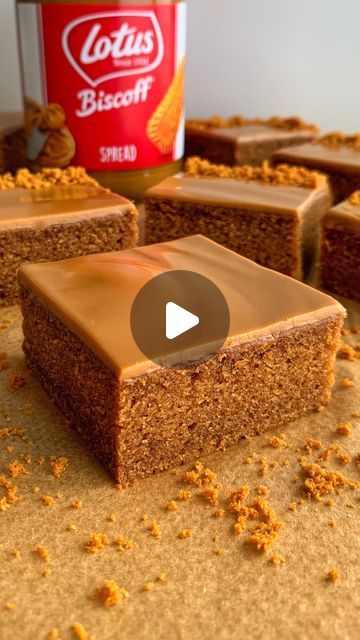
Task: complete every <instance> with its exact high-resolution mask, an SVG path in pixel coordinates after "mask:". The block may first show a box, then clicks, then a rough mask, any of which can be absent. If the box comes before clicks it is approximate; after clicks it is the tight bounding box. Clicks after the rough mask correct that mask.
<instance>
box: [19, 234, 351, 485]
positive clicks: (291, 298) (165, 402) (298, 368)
mask: <svg viewBox="0 0 360 640" xmlns="http://www.w3.org/2000/svg"><path fill="white" fill-rule="evenodd" d="M181 269H185V270H190V271H193V272H196V273H198V274H200V275H203V276H205V277H207V278H209V279H211V280H212V282H213V283H214V284H215V285H216V286H217V287H218V288H219V289H220V290H221V291H222V293H223V295H224V296H225V299H226V301H227V304H228V307H229V312H230V329H229V334H228V338H227V340H226V342H225V344H224V346H223V347H222V349H221V350H220V351H219V352H218V353H217V354H214V357H213V358H212V359H210V360H208V361H207V362H196V361H193V362H191V363H190V362H189V363H188V364H187V366H186V367H185V368H184V367H182V368H179V369H176V368H167V369H165V368H162V367H161V366H159V365H156V364H154V363H153V362H150V361H149V360H148V359H147V358H146V356H144V355H143V354H142V353H141V352H140V350H139V348H138V347H137V345H136V343H135V341H134V339H133V337H132V333H131V328H130V322H129V317H130V310H131V307H132V303H133V300H134V298H135V296H136V294H137V293H138V291H139V290H140V289H141V288H142V287H143V286H144V285H145V284H146V283H147V282H149V280H151V279H152V278H153V277H154V276H156V275H158V274H160V273H165V272H169V271H172V270H181ZM19 280H20V286H21V304H22V313H23V317H24V321H23V330H24V352H25V356H26V362H27V365H28V366H29V367H30V369H31V370H32V371H33V372H34V375H35V376H36V377H37V378H38V380H39V381H40V383H41V384H42V386H43V387H44V389H46V391H47V392H48V393H49V395H50V396H51V397H52V398H53V399H54V401H55V402H56V404H57V405H58V407H59V408H60V409H61V411H63V413H64V414H65V415H66V416H67V418H68V419H69V421H70V423H71V425H72V427H73V428H74V429H75V430H76V431H77V432H78V433H80V435H81V437H82V438H83V440H84V442H85V443H86V444H87V445H88V447H89V448H90V449H91V450H92V451H93V452H94V454H95V455H96V456H97V457H98V458H99V459H100V460H101V461H102V463H103V464H104V465H105V467H106V468H107V469H108V471H109V472H110V473H111V475H112V476H113V477H114V478H115V480H116V481H117V482H119V483H121V484H127V483H129V482H131V481H132V480H134V479H136V478H142V477H145V476H147V475H149V474H153V473H156V472H159V471H161V470H163V469H166V468H169V467H172V466H174V465H177V464H181V463H183V462H186V461H189V460H195V459H196V458H198V457H199V456H202V455H205V454H207V453H209V452H211V451H214V450H215V449H217V448H222V447H224V446H228V445H231V444H233V443H235V442H236V441H237V440H239V438H241V437H242V436H252V435H255V434H256V433H259V432H262V431H264V430H266V429H268V428H271V427H276V428H277V429H279V428H280V427H281V426H282V425H284V424H285V423H287V422H290V421H291V420H294V419H295V418H297V417H299V416H301V415H303V414H306V413H309V412H312V411H316V410H317V409H318V408H319V407H321V406H323V405H325V404H327V403H328V402H329V399H330V393H331V386H332V384H333V367H334V359H335V352H336V348H337V344H338V338H339V334H340V329H341V326H342V323H343V318H344V315H345V311H344V309H343V307H342V306H341V305H340V304H339V303H338V302H336V301H335V300H334V299H333V298H331V297H330V296H328V295H326V294H324V293H321V292H319V291H317V290H315V289H313V288H310V287H308V286H306V285H304V284H302V283H300V282H297V281H296V280H294V279H292V278H288V277H286V276H283V275H281V274H278V273H276V272H274V271H271V270H269V269H264V268H263V267H260V266H258V265H256V264H255V263H254V262H252V261H250V260H247V259H246V258H242V257H241V256H239V255H237V254H235V253H233V252H231V251H229V250H227V249H225V248H223V247H221V246H220V245H218V244H216V243H214V242H212V241H210V240H208V239H206V238H203V237H201V236H193V237H190V238H186V239H182V240H177V241H174V242H169V243H163V244H158V245H152V246H147V247H138V248H135V249H128V250H125V251H120V252H115V253H108V254H98V255H93V256H91V255H88V256H82V257H79V258H73V259H70V260H65V261H59V262H52V263H45V264H25V265H23V266H22V267H21V268H20V272H19ZM209 321H210V322H211V319H209ZM199 346H200V347H201V344H199Z"/></svg>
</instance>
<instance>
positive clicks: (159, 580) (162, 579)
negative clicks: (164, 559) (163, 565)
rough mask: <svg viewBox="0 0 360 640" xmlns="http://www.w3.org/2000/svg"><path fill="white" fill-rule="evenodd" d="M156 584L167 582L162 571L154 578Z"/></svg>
mask: <svg viewBox="0 0 360 640" xmlns="http://www.w3.org/2000/svg"><path fill="white" fill-rule="evenodd" d="M156 579H157V581H158V582H167V576H166V573H164V572H163V571H162V572H161V573H159V575H158V577H157V578H156Z"/></svg>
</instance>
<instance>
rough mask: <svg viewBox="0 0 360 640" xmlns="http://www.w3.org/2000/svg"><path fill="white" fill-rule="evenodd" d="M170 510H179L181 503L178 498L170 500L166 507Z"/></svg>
mask: <svg viewBox="0 0 360 640" xmlns="http://www.w3.org/2000/svg"><path fill="white" fill-rule="evenodd" d="M165 508H166V509H167V510H168V511H178V509H179V505H178V503H177V502H176V500H168V501H167V503H166V507H165Z"/></svg>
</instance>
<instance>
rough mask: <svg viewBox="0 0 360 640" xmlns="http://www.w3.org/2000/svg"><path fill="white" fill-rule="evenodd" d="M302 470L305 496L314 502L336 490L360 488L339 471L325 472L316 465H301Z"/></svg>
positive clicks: (358, 484) (359, 484)
mask: <svg viewBox="0 0 360 640" xmlns="http://www.w3.org/2000/svg"><path fill="white" fill-rule="evenodd" d="M302 469H303V471H304V473H305V476H306V479H305V482H304V491H305V494H306V495H307V496H308V497H309V498H313V499H314V500H322V499H323V497H324V496H326V495H329V494H331V493H334V491H335V490H337V489H339V490H340V489H344V488H345V487H349V488H352V489H356V488H358V487H359V486H360V483H356V482H353V481H352V480H349V479H348V478H347V477H346V476H344V475H343V474H342V473H341V472H340V471H327V470H326V469H323V468H322V467H320V465H319V464H317V463H302Z"/></svg>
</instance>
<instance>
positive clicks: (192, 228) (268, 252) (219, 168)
mask: <svg viewBox="0 0 360 640" xmlns="http://www.w3.org/2000/svg"><path fill="white" fill-rule="evenodd" d="M144 201H145V212H146V228H145V242H146V243H147V244H152V243H154V242H163V241H167V240H175V239H176V238H182V237H184V236H188V235H193V234H197V233H201V234H202V235H204V236H207V237H208V238H210V239H211V240H214V241H215V242H218V243H220V244H222V245H224V246H225V247H227V248H228V249H232V250H233V251H236V252H237V253H240V254H241V255H243V256H245V257H246V258H250V259H251V260H254V261H255V262H257V263H258V264H261V265H262V266H264V267H269V268H271V269H275V270H276V271H280V272H281V273H285V274H286V275H289V276H293V277H294V278H299V279H301V278H302V277H303V275H305V274H306V273H307V271H308V270H309V267H310V266H311V264H312V263H313V262H314V257H315V256H316V254H317V247H318V223H319V220H320V219H321V217H322V216H323V215H324V213H325V212H326V211H327V210H328V209H329V207H330V204H331V197H330V191H329V188H328V184H327V180H326V178H325V177H324V176H322V175H320V174H318V173H316V172H314V171H311V170H308V169H304V168H300V167H289V166H288V165H281V166H279V167H277V168H275V169H273V168H271V167H269V166H268V164H267V163H266V162H264V163H263V164H262V165H261V166H259V167H251V166H248V165H242V166H239V167H227V166H224V165H218V164H213V163H210V162H208V161H207V160H201V159H200V158H196V157H195V158H188V160H187V162H186V165H185V173H182V174H177V175H175V176H171V177H170V178H167V179H165V180H163V181H162V182H160V183H159V184H157V185H155V186H154V187H152V188H151V189H149V190H148V191H147V192H146V193H145V197H144Z"/></svg>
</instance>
